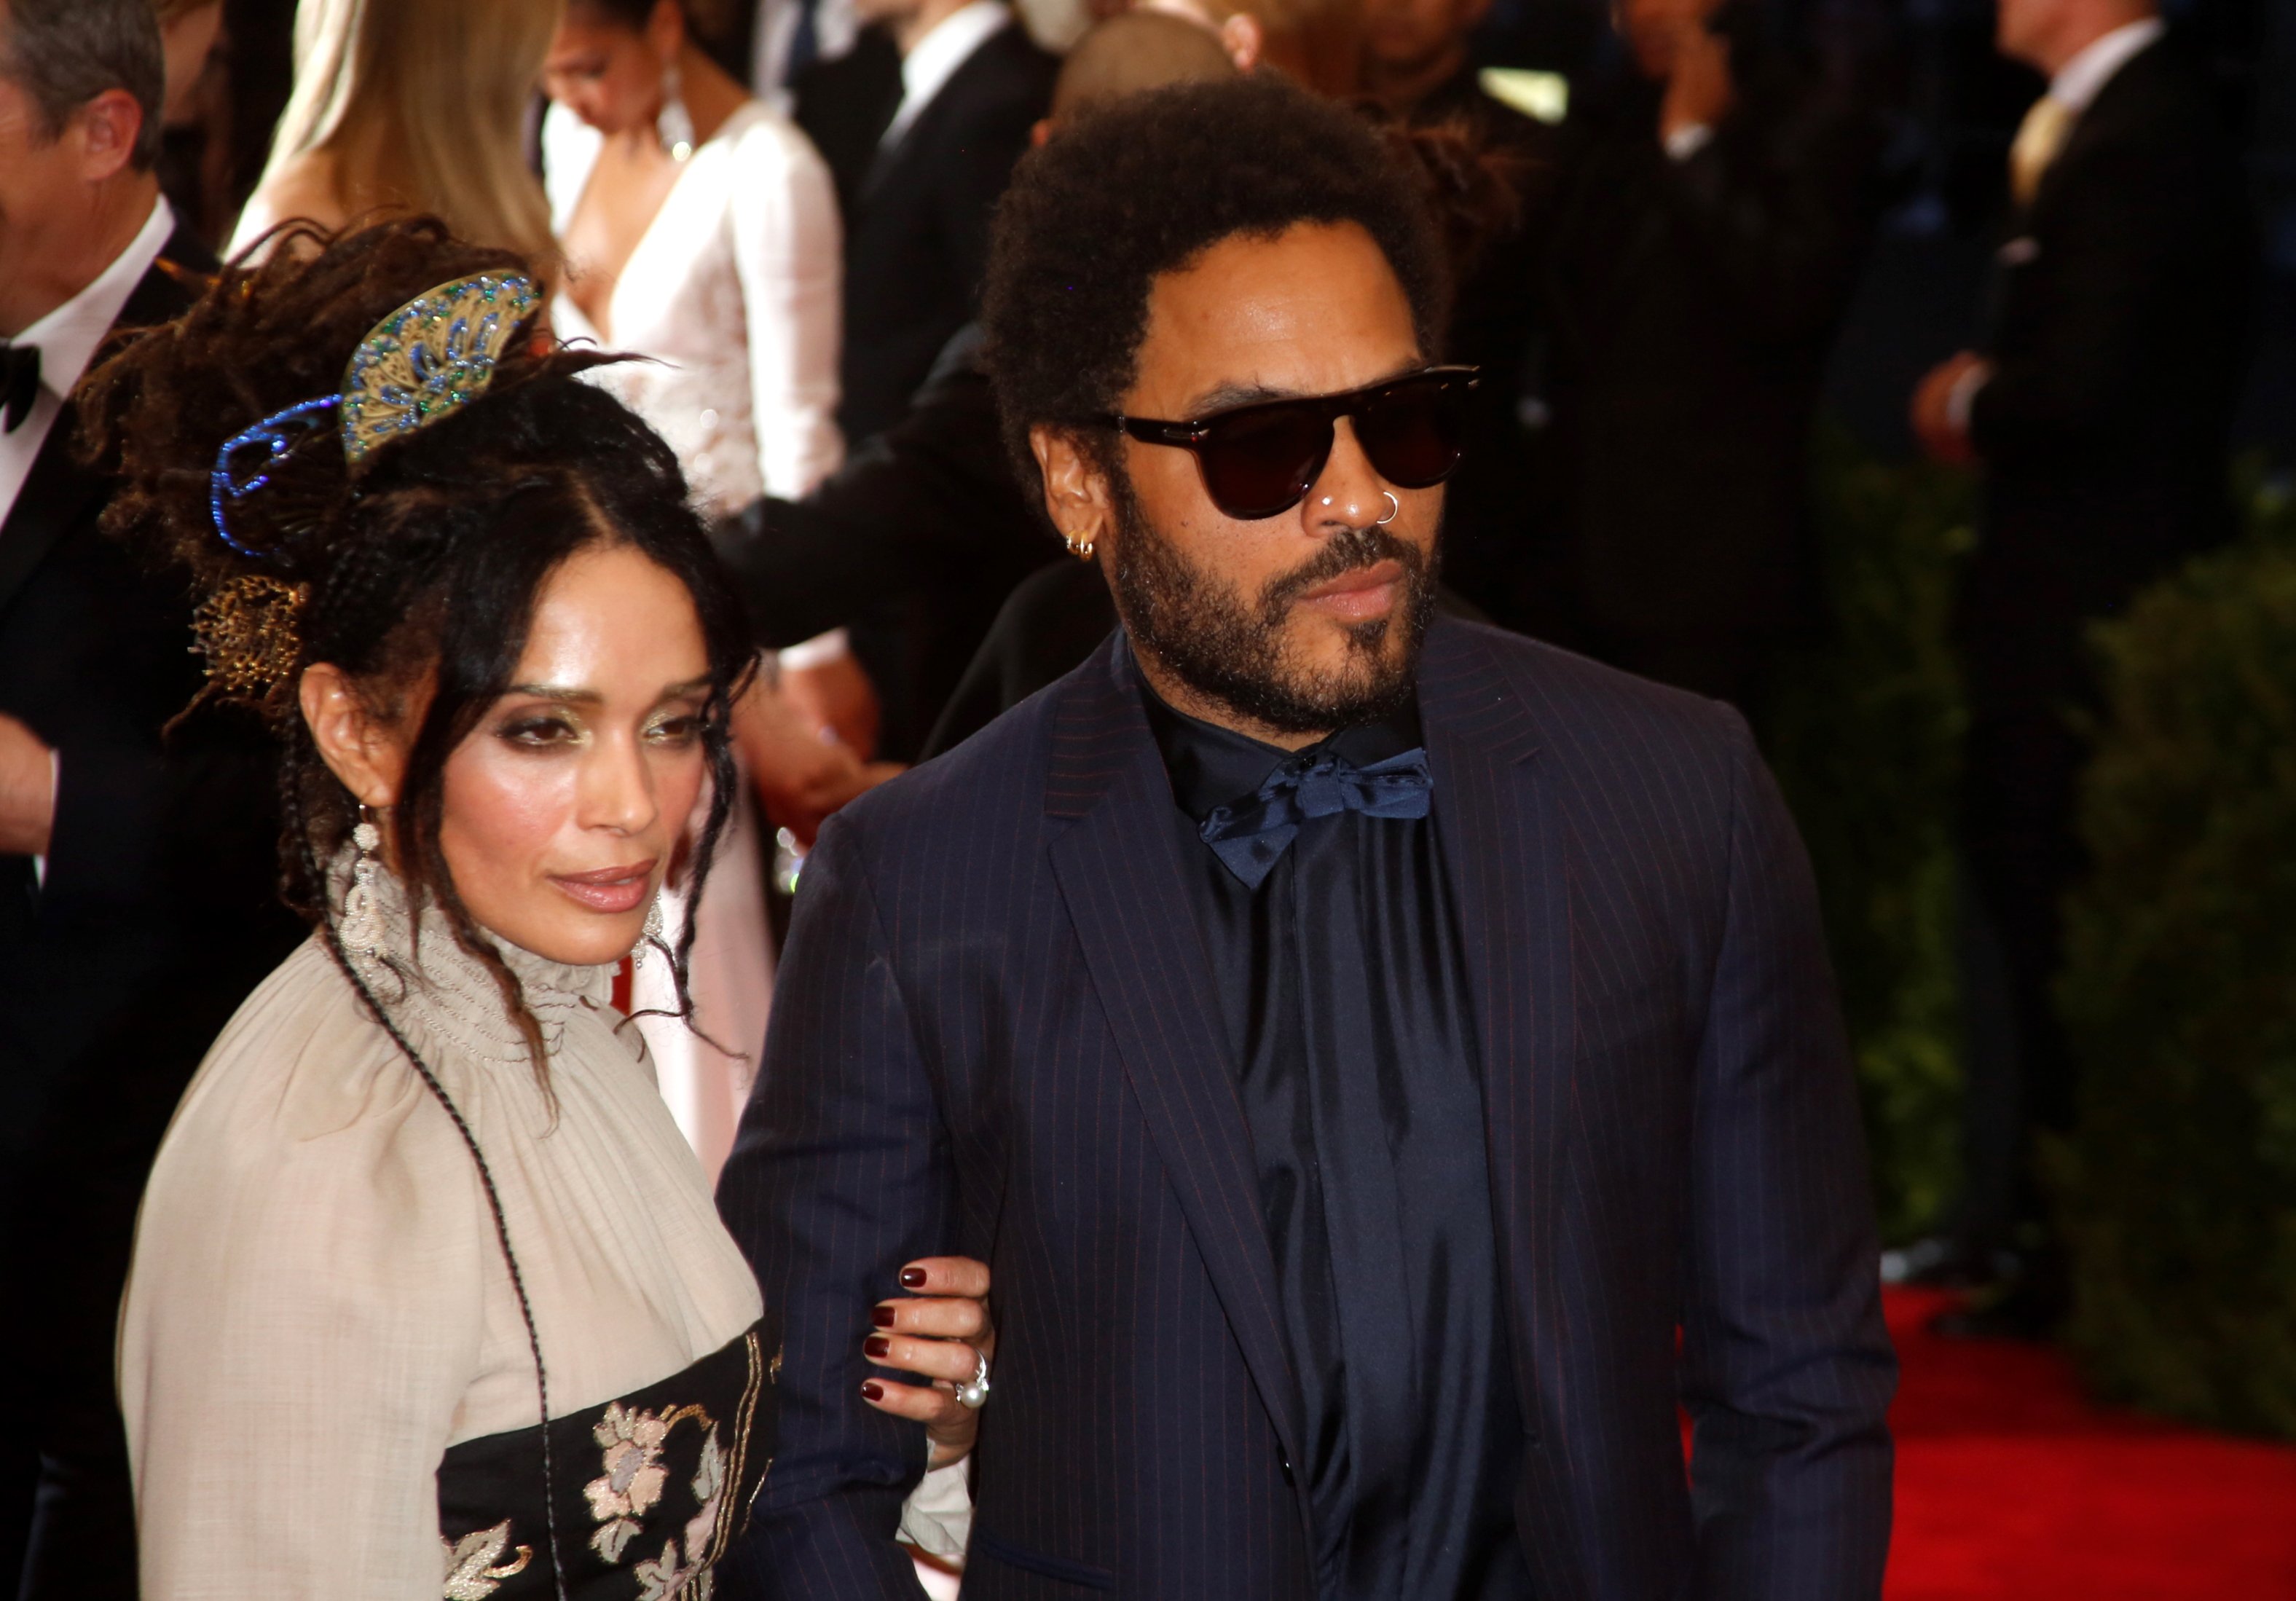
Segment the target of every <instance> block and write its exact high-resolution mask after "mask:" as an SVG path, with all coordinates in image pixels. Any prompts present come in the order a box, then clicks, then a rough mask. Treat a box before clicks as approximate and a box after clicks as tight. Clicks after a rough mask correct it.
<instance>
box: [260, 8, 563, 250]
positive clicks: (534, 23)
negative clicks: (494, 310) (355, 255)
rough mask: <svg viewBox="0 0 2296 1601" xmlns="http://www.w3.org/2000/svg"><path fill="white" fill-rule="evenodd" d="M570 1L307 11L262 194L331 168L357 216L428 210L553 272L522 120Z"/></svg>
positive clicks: (545, 205)
mask: <svg viewBox="0 0 2296 1601" xmlns="http://www.w3.org/2000/svg"><path fill="white" fill-rule="evenodd" d="M564 10H565V4H564V0H301V4H299V5H298V6H297V8H296V12H295V89H294V94H292V95H291V97H290V99H289V100H288V103H287V110H286V111H285V113H284V114H283V115H282V116H281V118H280V119H279V128H278V132H277V133H276V134H275V135H274V136H273V139H272V143H271V159H270V160H269V161H268V162H267V163H266V165H265V167H264V170H263V185H270V184H272V183H273V182H274V180H275V179H276V178H278V177H279V176H280V175H281V174H282V172H283V171H284V170H285V168H288V167H289V166H290V165H291V164H292V163H294V162H296V161H298V160H302V159H304V158H306V157H310V156H325V157H327V158H330V160H331V161H332V166H333V168H334V170H335V174H336V184H335V187H336V190H337V192H338V193H340V196H341V197H342V199H343V201H344V203H345V206H346V208H347V209H349V210H351V211H354V212H357V211H362V210H365V209H369V208H372V207H375V206H388V207H404V208H405V209H409V210H414V211H427V212H430V213H431V214H433V215H435V216H437V217H439V218H443V219H444V220H445V221H446V223H447V226H448V227H450V228H452V229H453V230H454V231H455V234H457V235H458V236H460V237H461V238H463V239H465V240H468V241H469V242H471V243H473V244H479V245H488V246H494V247H497V248H501V249H506V250H516V251H518V252H519V253H520V254H521V255H522V256H524V257H526V258H527V259H528V260H529V261H531V262H533V263H535V264H536V265H537V267H541V268H544V269H545V270H546V269H547V267H549V266H550V265H552V264H554V262H555V260H556V257H557V250H556V244H555V242H554V241H553V238H552V236H551V231H550V206H549V202H548V201H546V200H545V198H544V197H543V192H542V185H541V183H540V181H539V180H538V179H537V178H536V177H535V175H534V173H533V172H532V171H531V170H530V169H529V168H528V166H527V164H526V152H525V120H526V116H527V111H528V108H529V104H530V103H531V102H532V99H533V96H534V94H535V86H536V85H537V82H538V80H539V78H540V77H541V72H542V62H543V58H544V57H545V55H547V54H548V53H549V50H550V40H551V37H552V35H553V33H554V32H555V31H556V30H557V27H558V23H559V20H560V18H561V16H562V14H563V12H564Z"/></svg>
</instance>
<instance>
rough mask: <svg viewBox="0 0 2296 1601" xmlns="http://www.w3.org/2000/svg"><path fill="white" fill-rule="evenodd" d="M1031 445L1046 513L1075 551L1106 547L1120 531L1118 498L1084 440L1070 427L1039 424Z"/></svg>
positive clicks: (1106, 475) (1033, 431) (1032, 429)
mask: <svg viewBox="0 0 2296 1601" xmlns="http://www.w3.org/2000/svg"><path fill="white" fill-rule="evenodd" d="M1029 449H1030V450H1032V451H1034V452H1035V453H1036V457H1037V473H1038V474H1039V475H1040V476H1041V477H1042V478H1043V479H1044V480H1045V515H1046V516H1047V517H1050V518H1051V519H1052V520H1053V527H1054V530H1057V531H1058V533H1059V534H1060V536H1061V538H1063V539H1066V540H1067V541H1068V542H1069V546H1070V549H1074V548H1076V547H1077V546H1081V545H1084V544H1087V543H1090V544H1092V545H1095V546H1104V545H1106V544H1107V543H1108V539H1109V536H1110V535H1111V534H1112V533H1113V532H1114V531H1115V529H1116V503H1115V496H1114V495H1113V494H1112V493H1111V490H1110V487H1109V482H1108V474H1107V473H1106V472H1103V471H1102V470H1101V466H1100V464H1099V463H1098V462H1097V461H1095V459H1094V456H1093V453H1092V452H1091V451H1089V450H1087V449H1086V448H1085V447H1084V444H1083V441H1082V440H1080V439H1078V437H1077V436H1076V435H1075V434H1074V433H1071V432H1070V431H1068V430H1066V429H1062V428H1055V427H1054V426H1053V425H1052V424H1051V423H1037V425H1036V426H1035V427H1034V428H1031V429H1030V430H1029Z"/></svg>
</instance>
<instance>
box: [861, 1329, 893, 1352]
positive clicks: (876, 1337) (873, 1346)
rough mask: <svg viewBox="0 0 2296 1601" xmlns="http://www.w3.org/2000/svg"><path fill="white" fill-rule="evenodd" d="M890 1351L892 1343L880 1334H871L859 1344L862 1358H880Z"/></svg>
mask: <svg viewBox="0 0 2296 1601" xmlns="http://www.w3.org/2000/svg"><path fill="white" fill-rule="evenodd" d="M892 1349H893V1342H891V1341H890V1340H888V1339H887V1338H885V1336H884V1335H882V1334H872V1335H870V1336H869V1337H868V1338H867V1339H865V1340H864V1341H862V1342H861V1354H862V1355H864V1356H870V1357H881V1356H884V1355H886V1354H887V1353H889V1352H890V1351H891V1350H892Z"/></svg>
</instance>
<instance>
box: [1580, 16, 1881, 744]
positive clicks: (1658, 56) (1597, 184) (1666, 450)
mask: <svg viewBox="0 0 2296 1601" xmlns="http://www.w3.org/2000/svg"><path fill="white" fill-rule="evenodd" d="M1618 15H1619V18H1620V30H1621V32H1622V33H1623V34H1624V35H1625V40H1626V44H1627V46H1628V58H1629V61H1630V63H1631V67H1632V71H1631V72H1630V73H1629V74H1628V76H1627V77H1626V78H1624V79H1623V80H1622V81H1620V82H1618V83H1615V84H1612V85H1610V86H1607V88H1606V90H1604V91H1598V92H1595V93H1590V94H1586V95H1583V96H1581V97H1580V99H1581V101H1583V104H1580V103H1574V104H1573V106H1572V108H1571V120H1570V125H1569V127H1568V130H1567V131H1569V132H1570V135H1571V138H1572V143H1573V148H1572V150H1571V152H1570V155H1569V157H1568V167H1569V173H1568V177H1567V179H1566V182H1565V193H1564V198H1563V201H1562V207H1561V210H1560V213H1559V215H1558V218H1557V221H1556V240H1555V259H1554V272H1553V277H1552V283H1551V286H1550V287H1551V296H1550V299H1551V304H1552V312H1553V318H1554V357H1555V358H1554V374H1553V386H1552V399H1553V402H1554V429H1553V440H1552V444H1553V461H1554V482H1555V485H1556V488H1557V489H1558V490H1559V491H1560V494H1561V497H1562V505H1561V506H1560V507H1559V508H1558V509H1557V516H1558V519H1559V521H1561V523H1562V527H1563V529H1564V530H1565V532H1564V538H1565V541H1566V543H1567V546H1568V554H1567V555H1566V557H1565V562H1564V564H1565V567H1566V569H1567V571H1568V574H1569V576H1568V579H1566V582H1567V584H1568V587H1569V589H1570V598H1571V601H1572V603H1573V606H1574V609H1575V612H1576V617H1575V619H1574V621H1575V623H1576V625H1577V627H1578V628H1579V634H1578V637H1579V639H1581V640H1582V641H1583V642H1584V644H1585V645H1586V646H1587V648H1588V649H1589V650H1591V651H1592V652H1593V653H1595V654H1596V655H1598V656H1600V657H1601V658H1603V660H1604V661H1609V662H1611V663H1612V664H1613V665H1615V666H1619V667H1623V668H1626V669H1628V670H1629V671H1631V672H1636V673H1642V674H1645V675H1647V676H1648V677H1654V678H1657V679H1659V680H1660V681H1661V682H1662V683H1668V684H1674V685H1677V686H1680V687H1682V688H1685V689H1691V690H1695V691H1697V692H1698V693H1700V694H1709V695H1716V696H1719V697H1721V698H1723V699H1726V700H1728V701H1730V702H1733V703H1734V704H1735V705H1737V706H1738V707H1739V708H1740V709H1741V710H1746V711H1748V712H1749V713H1750V714H1753V715H1754V716H1755V720H1756V722H1757V724H1758V726H1759V721H1760V717H1759V707H1760V703H1761V701H1762V698H1763V685H1764V682H1765V680H1766V678H1767V675H1768V666H1769V661H1770V659H1771V657H1772V656H1773V655H1774V653H1775V649H1776V647H1777V645H1779V643H1780V642H1781V641H1782V640H1784V639H1787V638H1790V637H1792V636H1794V635H1796V634H1800V633H1806V632H1808V631H1809V630H1811V629H1812V628H1816V627H1817V626H1818V625H1819V624H1820V623H1821V622H1822V621H1823V616H1824V613H1823V609H1822V603H1821V595H1820V592H1819V585H1818V572H1817V567H1816V549H1815V545H1814V542H1813V538H1812V533H1811V529H1810V522H1809V514H1808V477H1809V453H1808V436H1809V431H1810V426H1811V423H1812V421H1813V419H1814V417H1815V415H1816V409H1817V398H1818V390H1819V385H1820V382H1821V380H1822V377H1823V374H1824V369H1825V358H1826V352H1827V350H1828V348H1829V347H1830V345H1831V343H1832V341H1833V330H1834V327H1835V325H1836V324H1837V323H1838V322H1839V320H1840V318H1841V312H1842V309H1843V308H1844V307H1845V306H1846V305H1847V304H1848V302H1849V294H1850V291H1851V289H1852V287H1853V285H1854V283H1855V281H1856V276H1857V267H1858V265H1859V263H1860V261H1861V259H1862V257H1863V254H1864V248H1865V242H1866V234H1867V229H1868V224H1869V220H1870V213H1871V205H1870V197H1869V195H1868V193H1867V188H1868V179H1869V175H1870V169H1871V167H1872V164H1873V158H1874V152H1875V151H1876V149H1877V144H1876V143H1875V141H1874V138H1873V136H1872V131H1871V129H1870V127H1869V126H1868V124H1867V122H1866V119H1864V118H1863V117H1862V116H1861V115H1859V114H1858V113H1857V111H1854V110H1853V109H1852V108H1851V107H1850V106H1849V104H1848V103H1847V102H1846V100H1845V99H1844V98H1843V97H1841V96H1839V95H1837V94H1833V93H1832V92H1830V91H1829V90H1827V89H1826V88H1825V86H1823V85H1822V84H1821V83H1820V82H1819V81H1818V79H1817V78H1816V76H1815V74H1814V73H1813V72H1811V71H1810V70H1808V69H1807V68H1806V66H1805V65H1804V64H1803V63H1801V62H1799V61H1797V60H1795V59H1793V58H1792V56H1791V55H1790V54H1789V53H1787V52H1786V51H1785V49H1784V47H1783V46H1781V45H1777V44H1775V42H1773V41H1771V40H1769V39H1767V37H1765V36H1764V32H1763V29H1762V25H1761V22H1760V20H1759V15H1758V13H1757V11H1756V8H1755V6H1754V5H1753V4H1750V3H1749V0H1625V3H1624V4H1621V5H1620V7H1619V10H1618Z"/></svg>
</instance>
